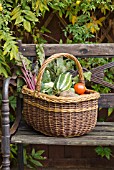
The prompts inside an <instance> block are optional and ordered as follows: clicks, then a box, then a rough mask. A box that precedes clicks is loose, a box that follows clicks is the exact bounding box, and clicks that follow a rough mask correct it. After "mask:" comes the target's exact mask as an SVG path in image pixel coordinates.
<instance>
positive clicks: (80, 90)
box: [74, 83, 86, 94]
mask: <svg viewBox="0 0 114 170" xmlns="http://www.w3.org/2000/svg"><path fill="white" fill-rule="evenodd" d="M74 89H75V92H76V93H77V94H84V93H85V90H86V87H85V85H84V84H83V83H76V84H75V85H74Z"/></svg>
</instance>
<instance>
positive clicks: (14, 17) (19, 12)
mask: <svg viewBox="0 0 114 170" xmlns="http://www.w3.org/2000/svg"><path fill="white" fill-rule="evenodd" d="M20 15H21V11H18V12H17V13H16V14H15V15H13V16H12V18H11V20H14V19H16V18H18V17H19V16H20Z"/></svg>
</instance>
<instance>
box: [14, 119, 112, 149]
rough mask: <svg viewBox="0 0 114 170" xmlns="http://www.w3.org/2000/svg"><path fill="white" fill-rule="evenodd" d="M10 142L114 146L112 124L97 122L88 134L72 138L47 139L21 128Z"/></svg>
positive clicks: (24, 127) (27, 128)
mask: <svg viewBox="0 0 114 170" xmlns="http://www.w3.org/2000/svg"><path fill="white" fill-rule="evenodd" d="M109 123H110V125H109ZM31 139H32V140H31ZM11 141H12V143H26V144H28V143H31V144H46V145H78V146H90V145H92V146H96V145H104V146H109V145H111V146H114V122H108V123H107V122H106V124H105V122H99V123H97V125H96V127H95V129H94V130H93V131H91V132H90V133H89V134H87V135H83V136H80V137H73V138H64V137H48V136H45V135H43V134H41V133H38V132H36V131H34V130H33V129H31V128H30V127H28V126H23V127H22V128H20V129H19V131H18V132H17V134H16V135H15V136H13V137H12V138H11Z"/></svg>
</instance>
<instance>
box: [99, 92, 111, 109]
mask: <svg viewBox="0 0 114 170" xmlns="http://www.w3.org/2000/svg"><path fill="white" fill-rule="evenodd" d="M98 104H99V107H101V108H110V107H114V93H108V94H101V97H100V98H99V100H98Z"/></svg>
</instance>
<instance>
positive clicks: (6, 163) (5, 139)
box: [1, 78, 10, 170]
mask: <svg viewBox="0 0 114 170" xmlns="http://www.w3.org/2000/svg"><path fill="white" fill-rule="evenodd" d="M9 83H10V78H8V79H6V80H4V82H3V92H2V115H1V126H2V141H1V150H2V156H3V161H2V170H10V159H9V157H10V124H9V123H10V120H9V100H8V88H9Z"/></svg>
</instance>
